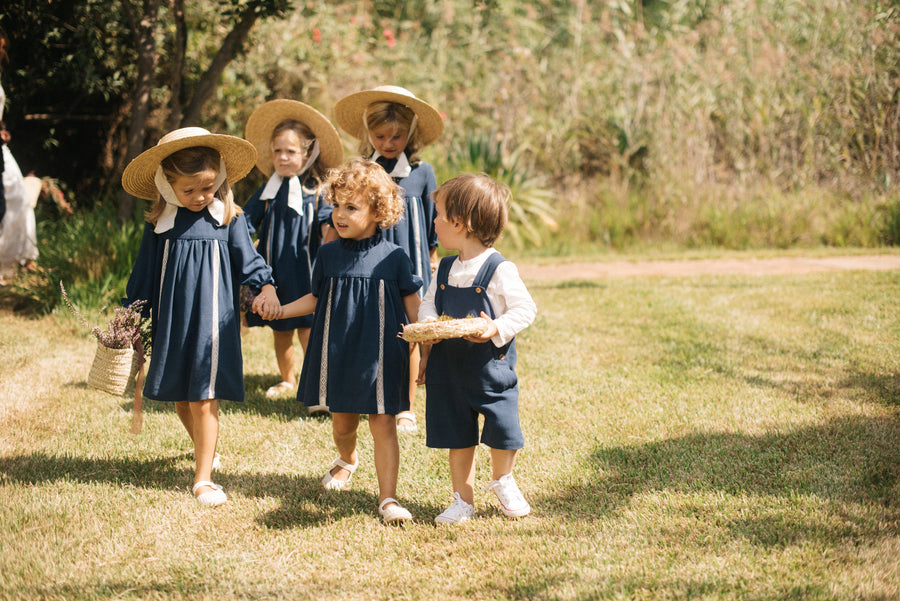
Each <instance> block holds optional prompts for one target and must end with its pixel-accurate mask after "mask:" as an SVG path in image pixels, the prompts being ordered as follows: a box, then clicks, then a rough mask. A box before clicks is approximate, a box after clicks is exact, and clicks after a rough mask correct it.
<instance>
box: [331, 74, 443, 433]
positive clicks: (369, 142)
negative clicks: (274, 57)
mask: <svg viewBox="0 0 900 601" xmlns="http://www.w3.org/2000/svg"><path fill="white" fill-rule="evenodd" d="M334 116H335V120H336V121H337V123H338V125H339V126H340V127H341V128H342V129H344V130H345V131H346V132H347V133H349V134H350V135H352V136H353V137H355V138H357V139H358V140H359V141H360V146H359V152H360V154H361V155H362V156H364V157H371V159H372V160H373V161H375V162H377V163H378V164H379V165H381V166H382V167H384V169H385V171H387V173H389V174H390V176H391V177H392V178H393V179H394V181H395V182H397V184H398V185H399V186H400V188H402V189H403V195H404V200H405V202H406V207H405V210H404V213H403V217H402V218H401V219H400V221H399V222H397V223H396V224H395V225H394V226H393V227H391V228H390V229H388V230H386V231H385V237H386V238H387V239H388V240H389V241H391V242H394V243H395V244H397V245H398V246H400V247H402V248H403V249H404V250H405V251H406V253H407V254H408V255H409V257H410V259H411V260H412V263H413V269H414V273H415V274H416V275H417V276H419V277H420V278H422V281H423V282H424V286H428V283H429V282H430V281H431V274H432V271H434V268H435V267H436V266H437V244H438V240H437V235H436V234H435V232H434V203H433V202H432V200H431V193H432V192H434V190H435V188H437V180H436V179H435V176H434V169H433V168H432V167H431V165H429V164H428V163H425V162H423V161H421V160H420V159H419V157H418V153H419V151H421V150H422V149H423V148H425V147H426V146H428V145H429V144H431V143H432V142H434V141H435V140H437V139H438V138H440V137H441V134H442V133H443V132H444V120H443V119H442V118H441V114H440V113H439V112H438V111H437V109H435V108H434V107H432V106H431V105H430V104H428V103H426V102H423V101H422V100H419V99H418V98H416V97H415V95H414V94H413V93H412V92H410V91H409V90H407V89H405V88H401V87H398V86H380V87H377V88H373V89H371V90H365V91H362V92H356V93H354V94H350V95H348V96H345V97H344V98H342V99H341V100H339V101H338V102H337V104H335V106H334ZM423 290H424V288H423ZM418 370H419V347H418V345H415V344H413V345H410V376H411V378H410V382H409V405H410V410H409V411H404V412H402V413H400V414H399V415H398V416H397V422H398V427H399V429H400V430H401V431H414V430H415V429H416V416H415V413H414V412H413V411H412V407H413V401H414V400H415V396H416V382H415V377H416V374H417V373H418Z"/></svg>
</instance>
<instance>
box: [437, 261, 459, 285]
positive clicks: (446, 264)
mask: <svg viewBox="0 0 900 601" xmlns="http://www.w3.org/2000/svg"><path fill="white" fill-rule="evenodd" d="M455 260H456V255H453V256H450V257H444V258H443V259H441V263H440V265H438V268H437V273H436V274H435V276H434V277H435V279H436V280H437V283H438V284H446V283H447V280H448V279H449V278H450V268H451V267H452V266H453V261H455Z"/></svg>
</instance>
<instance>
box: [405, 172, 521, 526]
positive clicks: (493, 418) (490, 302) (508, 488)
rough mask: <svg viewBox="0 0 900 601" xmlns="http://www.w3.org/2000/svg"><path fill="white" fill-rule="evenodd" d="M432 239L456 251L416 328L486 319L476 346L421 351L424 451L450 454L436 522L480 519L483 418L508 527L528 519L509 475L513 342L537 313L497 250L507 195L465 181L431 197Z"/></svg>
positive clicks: (480, 180) (515, 425) (514, 410)
mask: <svg viewBox="0 0 900 601" xmlns="http://www.w3.org/2000/svg"><path fill="white" fill-rule="evenodd" d="M434 202H435V210H436V212H437V217H436V218H435V222H434V223H435V229H436V230H437V235H438V238H439V239H440V241H441V244H442V245H443V246H444V247H445V248H447V249H450V250H457V251H459V254H458V255H457V256H455V257H445V258H444V259H442V260H441V263H440V266H439V267H438V270H437V273H436V274H435V277H434V278H433V279H432V280H431V285H430V286H429V287H428V290H427V292H426V293H425V298H423V299H422V305H421V307H420V308H419V321H429V320H433V319H437V318H438V317H439V316H442V315H448V316H450V317H457V318H462V317H468V316H479V315H480V316H481V317H483V318H485V319H486V320H487V321H488V326H487V328H486V329H485V330H484V332H482V333H481V335H480V336H470V337H467V338H465V339H453V340H443V341H440V342H438V341H432V343H424V344H423V351H422V366H421V369H420V372H419V382H420V383H425V386H426V389H427V395H428V405H427V406H426V408H425V411H426V420H425V421H426V426H425V431H426V444H427V445H428V446H429V447H434V448H449V449H450V478H451V480H452V484H453V491H454V493H453V497H454V500H453V503H452V504H451V505H450V507H448V508H447V509H446V510H445V511H444V512H443V513H441V514H440V515H439V516H437V517H436V518H435V521H436V522H438V523H439V524H455V523H459V522H463V521H465V520H468V519H469V518H471V517H473V516H474V513H475V509H474V507H473V504H474V496H475V449H476V447H477V445H478V441H479V438H478V416H479V415H482V416H483V417H484V427H483V430H482V432H481V442H482V443H484V444H485V445H487V446H488V447H490V449H491V468H492V470H493V480H492V482H491V483H490V484H488V485H487V486H486V487H485V489H484V490H488V489H490V490H493V491H494V493H495V494H496V495H497V498H498V499H499V501H500V511H501V512H503V514H504V515H507V516H510V517H520V516H524V515H527V514H528V513H529V512H530V511H531V507H530V506H529V504H528V502H527V501H526V500H525V498H524V497H523V496H522V493H521V491H519V487H518V486H517V485H516V481H515V479H514V478H513V475H512V470H513V465H514V463H515V458H516V453H517V452H518V449H521V448H522V447H523V446H524V444H525V439H524V437H523V435H522V429H521V427H520V426H519V401H518V397H519V388H518V379H517V377H516V371H515V367H516V343H515V336H516V334H518V333H519V332H521V331H522V330H524V329H525V328H526V327H528V326H529V325H530V324H531V322H532V321H534V318H535V315H536V314H537V309H536V307H535V304H534V301H533V300H532V299H531V295H530V294H529V293H528V290H527V289H526V288H525V284H524V283H523V282H522V280H521V278H520V277H519V272H518V270H517V269H516V266H515V265H514V264H513V263H511V262H509V261H507V260H505V259H504V258H503V256H501V255H500V253H499V252H497V251H496V250H495V249H494V248H493V244H494V241H495V240H496V239H497V237H498V236H499V235H500V233H501V232H502V231H503V227H504V226H505V225H506V220H507V212H508V203H509V188H507V187H506V186H505V185H503V184H499V183H497V182H495V181H494V180H492V179H491V178H489V177H488V176H486V175H483V174H482V175H475V174H471V173H465V174H462V175H459V176H456V177H454V178H453V179H450V180H448V181H447V182H446V183H444V184H443V185H442V186H441V187H440V188H438V189H437V191H436V192H435V193H434Z"/></svg>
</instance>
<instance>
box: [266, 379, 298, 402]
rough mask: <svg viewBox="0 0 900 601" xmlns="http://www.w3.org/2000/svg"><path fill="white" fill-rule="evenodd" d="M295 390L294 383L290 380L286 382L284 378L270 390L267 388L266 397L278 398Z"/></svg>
mask: <svg viewBox="0 0 900 601" xmlns="http://www.w3.org/2000/svg"><path fill="white" fill-rule="evenodd" d="M293 391H294V385H293V384H291V383H290V382H285V381H284V380H282V381H281V382H279V383H278V384H275V385H274V386H270V387H269V389H268V390H266V398H267V399H277V398H278V397H280V396H282V395H286V394H287V393H289V392H293Z"/></svg>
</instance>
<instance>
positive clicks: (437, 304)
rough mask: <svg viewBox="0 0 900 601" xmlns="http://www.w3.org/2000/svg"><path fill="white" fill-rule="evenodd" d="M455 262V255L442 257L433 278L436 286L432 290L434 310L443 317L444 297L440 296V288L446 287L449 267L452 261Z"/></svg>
mask: <svg viewBox="0 0 900 601" xmlns="http://www.w3.org/2000/svg"><path fill="white" fill-rule="evenodd" d="M455 260H456V255H453V256H450V257H444V258H443V259H441V262H440V264H439V265H438V268H437V273H436V274H435V276H434V280H435V284H436V287H435V290H434V308H435V310H436V311H437V314H438V315H443V312H444V302H443V301H444V299H443V296H444V295H443V294H441V289H442V286H446V285H447V280H448V278H449V277H450V267H451V266H452V265H453V261H455Z"/></svg>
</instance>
